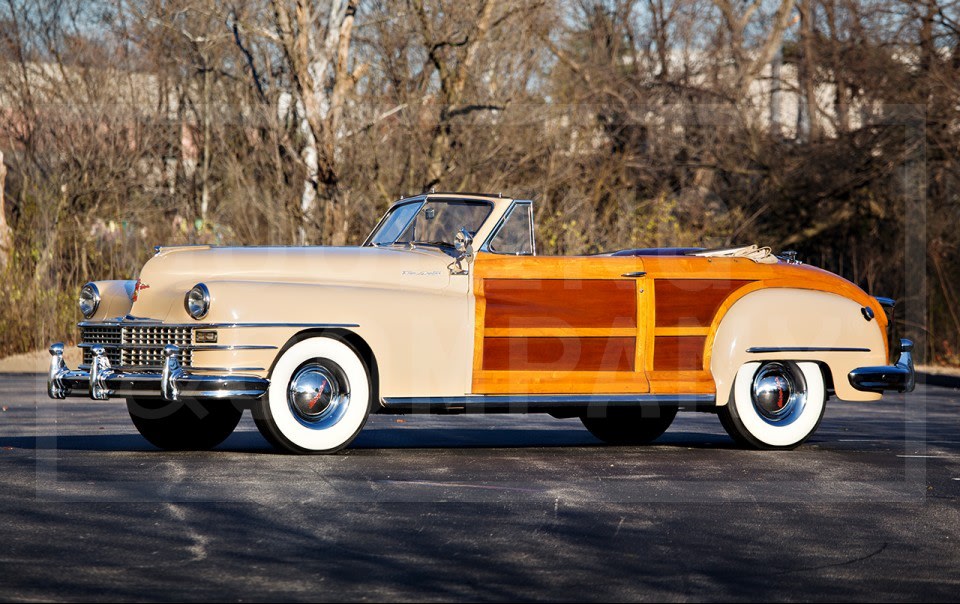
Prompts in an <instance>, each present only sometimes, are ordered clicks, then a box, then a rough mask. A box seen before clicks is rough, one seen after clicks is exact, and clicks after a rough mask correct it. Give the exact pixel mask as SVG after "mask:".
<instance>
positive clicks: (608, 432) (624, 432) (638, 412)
mask: <svg viewBox="0 0 960 604" xmlns="http://www.w3.org/2000/svg"><path fill="white" fill-rule="evenodd" d="M676 416H677V406H676V405H664V406H660V407H641V408H639V409H630V408H622V407H613V408H610V409H608V410H607V413H606V416H604V417H590V416H589V415H583V416H581V417H580V421H582V422H583V425H584V426H585V427H586V428H587V430H589V431H590V433H591V434H593V435H594V436H596V437H597V438H599V439H600V440H602V441H603V442H605V443H608V444H611V445H645V444H648V443H651V442H653V441H655V440H656V439H658V438H660V436H661V435H662V434H663V433H664V432H666V431H667V428H669V427H670V424H672V423H673V420H674V418H675V417H676Z"/></svg>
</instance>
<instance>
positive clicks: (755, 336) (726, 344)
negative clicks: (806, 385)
mask: <svg viewBox="0 0 960 604" xmlns="http://www.w3.org/2000/svg"><path fill="white" fill-rule="evenodd" d="M861 308H862V306H861V305H860V304H859V303H858V302H856V301H854V300H851V299H849V298H846V297H844V296H841V295H838V294H833V293H827V292H822V291H813V290H803V289H794V288H770V289H761V290H758V291H754V292H752V293H749V294H746V295H745V296H743V297H742V298H741V299H740V300H738V301H737V302H735V303H734V304H733V305H732V306H731V307H730V309H729V310H728V311H727V313H726V314H725V315H724V316H723V317H722V318H721V319H720V324H719V326H718V327H717V329H716V332H715V337H714V340H713V346H712V348H711V357H710V370H711V372H712V373H713V379H714V381H715V383H716V388H717V404H718V405H725V404H727V401H728V398H729V395H730V393H731V391H732V387H733V380H734V378H735V377H736V374H737V371H738V370H739V368H740V367H741V366H742V365H743V364H744V363H746V362H749V361H763V360H794V361H816V362H818V363H820V364H821V366H823V367H825V368H826V369H827V370H828V371H829V372H830V376H827V377H828V378H829V377H832V378H833V384H834V388H835V391H836V394H837V396H838V397H839V398H841V399H845V400H852V401H869V400H877V399H879V398H880V395H879V394H875V393H870V392H861V391H858V390H855V389H854V388H853V387H852V386H851V385H850V383H849V381H848V380H847V375H848V374H849V373H850V371H852V370H853V369H855V368H857V367H863V366H866V365H885V364H886V360H887V359H886V343H885V337H886V336H885V335H884V332H883V329H882V327H881V326H880V324H879V322H878V321H877V320H876V319H872V320H869V321H868V320H866V319H865V318H864V315H863V314H862V313H861ZM751 349H755V350H752V351H751ZM757 349H759V350H757ZM771 349H772V350H771ZM784 349H786V350H784ZM790 349H792V350H790ZM854 349H857V350H854Z"/></svg>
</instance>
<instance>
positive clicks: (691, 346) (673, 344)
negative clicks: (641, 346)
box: [653, 336, 707, 371]
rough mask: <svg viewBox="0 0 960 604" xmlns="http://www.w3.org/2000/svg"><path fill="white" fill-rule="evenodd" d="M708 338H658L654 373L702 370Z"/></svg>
mask: <svg viewBox="0 0 960 604" xmlns="http://www.w3.org/2000/svg"><path fill="white" fill-rule="evenodd" d="M706 340H707V338H706V336H657V337H656V338H654V345H653V347H654V349H653V369H654V371H685V370H702V369H703V368H704V367H703V361H704V358H703V347H704V344H705V343H706Z"/></svg>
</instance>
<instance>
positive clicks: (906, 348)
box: [849, 340, 916, 392]
mask: <svg viewBox="0 0 960 604" xmlns="http://www.w3.org/2000/svg"><path fill="white" fill-rule="evenodd" d="M849 380H850V384H851V385H852V386H853V387H854V388H856V389H857V390H862V391H864V392H883V391H885V390H896V391H897V392H913V389H914V387H915V386H916V375H915V372H914V369H913V342H911V341H910V340H900V358H899V359H897V364H896V365H887V366H882V367H858V368H856V369H854V370H853V371H851V372H850V375H849Z"/></svg>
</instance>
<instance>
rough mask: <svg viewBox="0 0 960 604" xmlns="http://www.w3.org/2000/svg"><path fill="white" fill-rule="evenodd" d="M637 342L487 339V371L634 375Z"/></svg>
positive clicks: (485, 346) (612, 339)
mask: <svg viewBox="0 0 960 604" xmlns="http://www.w3.org/2000/svg"><path fill="white" fill-rule="evenodd" d="M635 342H636V339H635V338H632V337H630V338H551V337H536V338H484V342H483V369H484V370H485V371H633V359H634V345H635Z"/></svg>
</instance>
